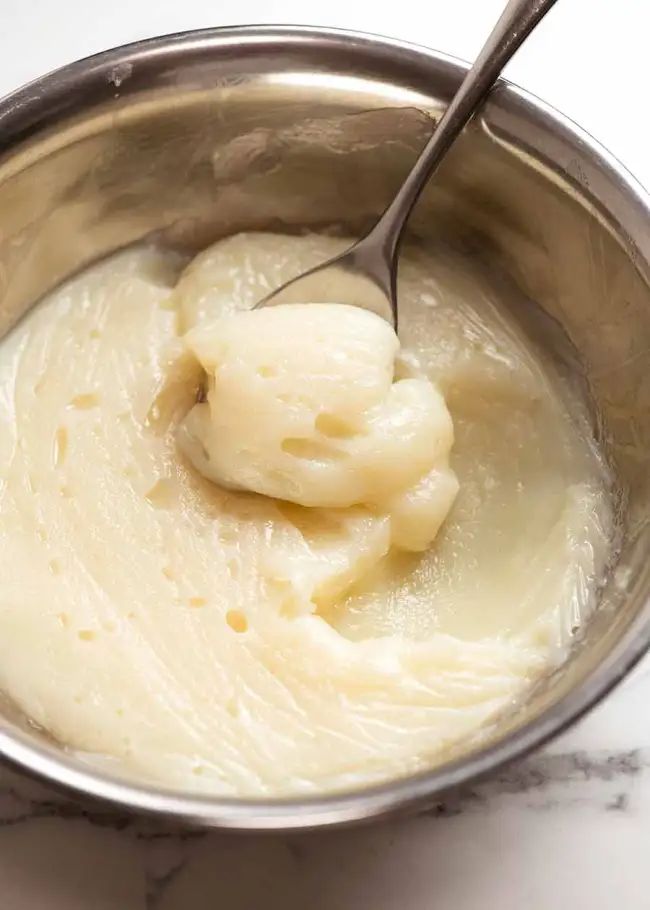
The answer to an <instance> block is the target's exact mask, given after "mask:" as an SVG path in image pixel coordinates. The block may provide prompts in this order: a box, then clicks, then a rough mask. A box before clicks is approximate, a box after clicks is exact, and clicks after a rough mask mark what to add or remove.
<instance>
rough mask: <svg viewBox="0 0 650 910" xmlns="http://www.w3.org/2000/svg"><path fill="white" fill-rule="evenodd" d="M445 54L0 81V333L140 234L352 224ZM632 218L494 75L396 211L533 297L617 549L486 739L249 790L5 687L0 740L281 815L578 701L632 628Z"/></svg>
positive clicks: (636, 218) (389, 798) (234, 53)
mask: <svg viewBox="0 0 650 910" xmlns="http://www.w3.org/2000/svg"><path fill="white" fill-rule="evenodd" d="M464 72H465V65H464V64H462V63H460V62H458V61H456V60H452V59H450V58H448V57H445V56H443V55H441V54H438V53H435V52H433V51H427V50H423V49H420V48H416V47H412V46H409V45H406V44H402V43H398V42H394V41H388V40H385V39H379V38H374V37H371V36H366V35H360V34H351V33H345V32H337V31H325V30H320V29H307V28H277V27H264V28H232V29H224V30H215V31H202V32H194V33H188V34H183V35H173V36H170V37H166V38H158V39H155V40H152V41H145V42H142V43H139V44H134V45H130V46H128V47H124V48H120V49H117V50H113V51H108V52H107V53H104V54H100V55H99V56H96V57H91V58H89V59H87V60H83V61H81V62H79V63H75V64H73V65H71V66H68V67H65V68H64V69H62V70H59V71H57V72H55V73H52V74H50V75H49V76H45V77H44V78H43V79H40V80H38V81H36V82H34V83H32V84H31V85H28V86H27V87H26V88H23V89H21V90H20V91H18V92H16V93H14V94H13V95H11V96H9V97H8V98H6V99H4V101H2V102H0V334H3V333H5V332H6V331H8V330H9V329H10V327H11V326H12V325H13V324H14V323H15V322H16V320H17V319H18V318H20V316H21V315H22V314H23V313H24V312H25V311H26V310H27V309H28V308H29V307H31V306H32V305H33V304H34V302H35V301H36V300H38V298H39V297H41V296H42V294H43V293H44V292H45V291H47V290H48V289H50V288H52V287H53V286H54V285H56V284H57V283H58V282H59V281H60V280H61V279H63V278H64V277H66V276H68V275H70V274H71V273H73V272H74V271H76V270H78V269H80V268H82V267H83V266H85V265H86V264H88V263H89V262H91V261H92V260H94V259H96V258H98V257H100V256H104V255H105V254H108V253H110V252H111V251H112V250H114V249H116V248H118V247H121V246H123V245H125V244H127V243H131V242H134V241H137V240H139V239H140V238H143V237H145V236H148V235H150V234H152V233H154V234H155V235H156V236H157V238H158V239H159V241H160V242H162V243H167V244H169V245H172V246H176V247H183V248H185V249H194V248H198V247H200V246H202V245H205V244H206V243H208V242H209V241H211V240H213V239H215V238H216V237H218V236H220V235H224V234H227V233H231V232H233V231H236V230H239V229H241V228H244V227H246V228H251V227H253V228H255V227H257V228H269V227H271V228H278V227H283V228H284V229H299V228H301V227H304V226H309V227H323V226H330V225H332V224H337V225H341V224H342V225H345V226H346V228H347V229H348V230H350V231H359V230H361V229H362V228H363V227H364V226H365V225H367V224H368V223H369V222H370V221H371V220H372V218H373V217H374V216H376V215H377V214H378V212H379V211H380V210H381V209H382V208H383V206H384V204H385V202H386V201H387V200H388V198H389V197H390V195H391V193H392V191H393V189H394V188H395V187H396V186H397V184H398V182H399V180H400V178H401V177H402V176H403V175H404V173H405V172H406V169H407V168H408V167H409V165H410V163H411V162H412V160H413V157H414V155H415V152H416V150H417V149H418V148H419V147H420V146H421V144H422V142H423V141H424V139H425V137H426V135H427V134H428V132H429V131H430V129H431V119H430V118H431V115H433V117H434V118H435V117H436V116H437V115H438V114H439V112H440V110H441V109H442V107H443V106H444V105H445V104H446V103H447V102H448V100H449V98H450V97H451V95H452V94H453V92H454V90H455V89H456V87H457V85H458V83H459V81H460V79H461V77H462V75H463V73H464ZM315 213H317V214H315ZM649 225H650V207H649V201H648V197H647V196H646V194H645V193H644V191H643V190H642V188H641V187H640V186H639V185H638V184H637V183H635V181H634V180H633V179H632V178H631V177H630V175H629V174H628V173H627V172H626V171H625V170H624V169H623V168H622V167H621V165H620V164H619V163H618V162H617V161H615V160H614V159H613V158H612V157H611V156H610V155H608V154H607V152H605V151H604V150H603V149H602V148H600V147H599V146H598V144H597V143H596V142H594V141H593V139H591V138H590V137H589V136H587V135H586V134H585V133H584V132H582V131H581V130H580V129H578V128H577V127H576V126H575V125H574V124H572V123H570V122H569V121H567V120H566V118H564V117H562V116H561V115H560V114H558V113H556V112H555V111H553V110H551V109H549V108H548V107H547V106H546V105H544V104H542V103H541V102H539V101H538V100H536V99H535V98H532V97H531V96H530V95H527V94H526V93H525V92H522V91H520V90H519V89H517V88H515V87H514V86H511V85H508V84H506V83H501V84H499V85H498V87H497V88H496V89H495V91H494V92H493V94H492V97H491V100H490V102H489V104H488V105H487V106H486V108H485V109H484V111H483V114H482V115H481V116H480V117H479V118H477V119H476V120H475V121H474V122H473V124H472V125H471V126H470V128H469V129H468V130H467V131H466V133H465V134H464V136H463V137H462V139H461V140H460V141H459V143H458V145H457V146H456V147H455V148H454V149H453V151H452V152H451V154H450V155H449V158H448V160H447V162H446V163H445V165H444V166H443V168H442V170H441V172H440V173H439V175H438V177H437V178H436V180H435V181H434V182H433V183H432V185H431V186H430V187H429V188H428V190H427V192H426V194H425V197H424V198H423V200H422V202H421V203H420V204H419V206H418V209H417V211H416V213H415V215H414V218H413V221H412V230H413V232H414V233H415V234H419V235H420V236H421V237H423V238H425V239H427V240H428V241H429V242H441V243H442V242H444V243H446V244H449V245H451V246H453V247H454V248H456V249H457V250H459V251H460V252H461V253H462V256H463V260H464V267H466V268H467V269H482V270H485V269H486V268H487V269H489V271H490V275H491V276H492V279H494V280H498V282H499V287H500V293H501V295H502V296H503V297H504V298H506V299H507V301H508V303H509V305H511V306H512V307H513V313H516V314H518V315H517V318H520V316H521V314H523V313H524V312H526V313H529V314H531V315H533V314H537V316H534V319H533V323H531V324H532V325H535V326H537V328H535V329H534V331H537V332H538V333H539V336H540V340H541V341H542V342H543V343H545V344H547V345H552V346H553V348H554V350H555V353H556V356H557V357H558V358H560V359H562V360H563V362H564V363H566V364H567V365H569V366H570V369H571V375H572V376H573V377H574V381H579V382H585V383H586V384H587V386H588V388H589V390H590V394H591V396H592V398H593V400H594V402H595V405H596V409H595V413H597V415H598V417H597V418H596V419H597V427H598V432H599V434H600V437H601V440H602V444H603V445H604V447H605V448H606V451H607V452H608V455H609V457H610V458H611V461H612V464H613V465H614V467H615V470H616V473H617V476H618V478H619V480H620V483H621V490H622V494H621V503H620V511H621V520H622V523H623V525H624V532H623V540H622V545H621V551H620V557H619V559H618V565H617V566H616V568H615V570H614V571H612V573H611V576H610V578H609V580H608V582H607V584H606V585H605V587H604V589H603V591H602V595H601V598H600V605H599V608H598V610H597V611H596V613H595V614H594V616H593V618H592V620H591V621H590V622H589V623H588V624H587V628H586V631H585V634H584V635H583V637H582V640H581V641H580V642H579V643H577V645H576V647H575V649H574V652H573V654H572V656H571V657H570V659H569V660H568V661H567V663H566V664H565V665H564V666H563V667H562V668H561V669H560V670H559V671H557V672H556V673H554V674H553V675H552V677H550V678H548V679H546V680H545V681H544V682H543V683H542V684H540V685H539V686H538V687H537V688H536V690H535V691H534V692H532V693H531V695H530V698H529V699H528V700H527V703H526V705H525V707H524V708H522V709H520V710H519V711H518V712H517V713H516V715H514V716H510V717H505V718H503V720H502V721H501V722H500V723H499V724H497V725H496V727H495V729H494V731H493V733H492V734H491V736H490V739H489V741H488V742H486V743H484V744H483V745H482V746H481V747H480V748H478V749H475V750H474V751H472V752H470V753H469V754H466V755H460V756H459V757H458V758H456V759H454V760H453V761H451V762H448V763H446V764H444V765H442V766H438V767H434V768H432V770H430V771H428V772H426V773H423V774H420V775H418V776H414V777H409V778H404V779H401V780H397V781H394V782H390V783H387V784H385V785H383V786H378V787H373V788H371V789H362V790H355V791H354V792H348V793H342V794H337V795H333V796H327V797H322V798H313V799H312V798H310V799H303V798H292V799H282V800H272V801H262V800H248V799H241V800H237V799H223V798H216V797H215V798H210V797H204V796H190V795H186V794H183V793H180V792H171V791H168V790H163V789H160V788H155V787H151V786H141V785H139V784H134V783H131V782H129V781H126V780H125V779H122V778H119V777H115V776H111V775H109V774H107V773H104V772H103V771H101V770H96V769H93V768H92V767H90V766H88V765H86V764H82V763H81V762H80V761H78V760H76V759H75V758H74V757H73V756H71V755H70V754H67V753H66V752H65V751H64V750H63V749H62V748H60V747H59V746H57V745H56V744H54V743H52V742H50V741H48V740H47V739H46V738H45V737H43V736H42V735H41V734H39V732H38V731H36V730H33V729H30V727H29V725H26V724H25V723H24V722H23V721H22V720H21V718H19V717H18V716H17V715H16V712H15V711H13V710H12V709H11V706H9V705H7V706H6V712H5V713H4V719H3V720H2V722H1V726H0V754H2V755H3V756H4V758H5V759H6V760H8V761H10V762H12V763H14V764H16V765H18V766H20V767H21V768H23V769H24V770H27V771H29V772H31V773H33V774H36V775H38V776H40V777H43V778H47V779H48V780H49V781H51V782H54V783H57V784H61V785H64V786H66V787H68V788H72V789H73V790H75V791H77V792H79V793H83V794H85V795H87V796H92V797H99V798H103V799H108V800H111V801H113V802H114V803H117V804H120V805H121V806H123V807H127V808H129V809H133V810H145V811H149V812H153V813H157V814H159V815H164V816H169V817H174V818H175V819H177V820H178V819H182V820H185V821H190V822H193V823H200V824H206V825H213V826H223V827H231V828H242V829H244V828H246V829H263V828H266V829H279V828H285V829H288V828H299V827H317V826H321V825H331V824H337V823H344V822H351V821H355V820H360V819H366V818H370V817H372V816H380V815H384V814H387V813H389V812H394V811H397V810H401V809H405V808H407V807H411V806H414V805H416V804H423V803H427V802H429V801H432V799H433V798H435V797H438V796H439V795H440V793H441V792H442V791H444V790H446V789H448V788H450V787H452V786H456V785H458V784H461V783H463V782H464V781H467V780H469V779H470V778H475V777H476V776H477V775H482V774H485V773H487V772H490V771H491V770H493V769H495V768H496V767H497V766H499V765H501V764H503V763H504V762H508V761H510V760H512V759H513V758H515V757H517V756H520V755H522V754H523V753H524V752H526V751H527V750H529V749H532V748H533V747H535V746H538V745H539V744H540V743H543V742H544V741H545V740H547V739H548V738H549V737H550V736H553V735H554V734H556V733H557V732H558V731H559V730H562V729H563V728H564V727H566V726H567V725H568V724H570V723H571V722H572V721H574V720H575V719H576V718H577V717H579V716H580V715H581V714H582V713H583V712H584V711H586V710H587V709H588V708H589V707H590V706H591V705H593V704H594V703H595V702H596V701H597V700H598V699H599V698H601V697H602V696H603V695H604V694H605V693H606V692H607V691H608V690H609V689H611V688H612V686H614V685H615V684H616V683H617V682H618V681H619V680H620V679H621V678H622V677H623V676H624V674H625V673H626V672H627V671H628V670H629V669H630V667H631V666H632V665H633V664H634V663H635V661H637V660H638V659H639V657H640V656H641V654H642V653H643V652H644V651H645V649H646V648H647V647H648V644H649V642H650V604H649V602H648V593H649V591H650V560H649V559H648V554H649V552H650V546H649V538H650V522H649V521H648V517H649V514H650V231H649V230H648V226H649ZM486 274H487V273H486ZM540 313H545V314H546V317H544V318H538V317H539V314H540ZM576 352H577V353H576ZM25 659H26V660H28V659H29V655H25Z"/></svg>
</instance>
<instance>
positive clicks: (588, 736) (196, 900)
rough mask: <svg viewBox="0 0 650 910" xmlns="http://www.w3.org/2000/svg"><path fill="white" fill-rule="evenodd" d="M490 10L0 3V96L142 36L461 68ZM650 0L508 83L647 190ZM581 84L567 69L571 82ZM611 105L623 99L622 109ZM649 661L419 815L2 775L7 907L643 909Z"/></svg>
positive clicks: (649, 770) (534, 50)
mask: <svg viewBox="0 0 650 910" xmlns="http://www.w3.org/2000/svg"><path fill="white" fill-rule="evenodd" d="M501 5H502V4H501V0H454V2H453V3H448V2H441V0H429V2H428V3H426V4H422V3H421V2H420V0H400V2H399V4H397V3H394V4H387V3H386V4H383V6H382V5H381V4H377V3H374V2H372V3H371V2H361V0H357V2H355V3H350V2H349V0H328V2H325V0H319V2H313V0H312V2H310V3H309V4H305V3H304V2H303V0H281V2H273V0H238V2H237V3H234V4H232V5H229V4H228V5H227V4H225V3H223V2H221V3H219V2H218V0H211V2H208V0H182V2H178V0H157V2H156V3H155V4H154V3H151V2H150V0H111V2H110V3H99V2H94V3H93V2H90V3H89V2H88V0H56V2H53V0H21V2H19V0H0V7H1V19H2V27H1V28H0V94H2V93H4V92H5V91H9V90H10V89H12V88H14V87H17V86H18V85H19V84H21V83H22V82H24V81H26V80H27V79H29V78H32V77H34V76H36V75H38V74H40V73H42V72H44V71H46V70H48V69H51V68H53V67H55V66H58V65H61V64H63V63H66V62H68V61H70V60H73V59H75V58H77V57H80V56H83V55H85V54H87V53H91V52H93V51H96V50H101V49H103V48H105V47H109V46H112V45H115V44H119V43H123V42H125V41H130V40H134V39H136V38H141V37H145V36H147V35H152V34H163V33H165V32H171V31H176V30H179V29H185V28H195V27H200V26H205V25H217V24H234V23H237V22H302V23H309V24H321V25H336V26H341V27H348V28H361V29H365V30H367V31H374V32H379V33H384V34H390V35H394V36H397V37H401V38H405V39H408V40H413V41H417V42H420V43H423V44H429V45H430V46H432V47H438V48H441V49H443V50H446V51H448V52H450V53H455V54H457V55H459V56H462V57H466V58H469V57H472V56H473V54H474V53H475V52H476V50H477V49H478V47H479V45H480V42H481V38H482V36H484V35H485V34H486V33H487V30H488V28H489V26H490V24H491V23H492V22H493V21H494V20H495V18H496V15H497V12H498V10H499V9H500V7H501ZM649 26H650V4H649V3H648V2H647V0H619V2H617V3H602V2H601V3H594V2H593V0H571V2H569V0H562V2H560V3H558V5H557V7H556V8H555V9H554V10H553V12H552V13H551V14H550V15H549V17H548V19H547V20H546V21H545V22H544V23H543V24H542V25H541V26H540V28H539V30H538V32H537V33H536V34H535V35H534V36H533V38H532V39H531V41H530V43H529V45H528V46H527V47H526V48H525V49H524V50H523V51H522V52H521V54H520V55H519V56H518V57H517V59H516V60H515V61H513V63H512V64H511V66H510V68H509V70H508V75H509V76H510V77H511V78H512V79H513V80H514V81H516V82H518V83H519V84H521V85H523V86H525V87H526V88H529V89H530V90H532V91H534V92H535V93H537V94H538V95H540V96H542V97H543V98H545V99H546V100H548V101H550V102H551V103H553V104H555V105H556V106H557V107H559V108H560V109H562V110H563V111H564V112H565V113H568V114H569V115H570V116H572V117H573V118H574V119H575V120H577V121H578V122H580V123H581V124H582V125H583V126H585V127H586V128H587V129H589V130H590V131H591V132H592V133H593V134H594V135H596V136H597V137H598V138H599V139H600V140H601V141H603V142H604V144H605V145H607V146H608V147H609V148H610V149H611V151H613V152H614V153H615V154H616V155H617V156H618V157H619V158H620V159H621V160H623V161H624V162H625V163H626V164H627V165H628V167H630V169H631V170H632V171H633V172H634V173H635V174H636V176H637V177H638V178H639V179H640V180H641V181H642V182H643V183H645V185H646V186H648V185H650V156H649V155H648V151H649V148H648V146H649V140H648V135H647V127H646V125H645V122H644V119H643V118H641V117H638V116H637V117H635V116H634V115H633V114H632V113H631V112H632V111H633V110H634V108H635V106H637V107H639V108H640V109H641V106H642V105H644V106H645V103H646V98H645V95H646V89H647V72H648V71H647V49H646V41H647V34H648V28H649ZM576 74H579V75H578V76H577V75H576ZM623 98H625V99H626V100H625V102H622V100H621V99H623ZM649 705H650V658H646V660H645V662H644V663H642V664H641V665H640V666H639V667H638V668H637V670H636V671H635V673H633V674H632V676H631V677H630V678H629V679H628V680H627V681H626V682H625V683H624V684H623V685H622V686H621V687H619V689H618V690H617V691H616V692H614V693H613V694H612V695H611V696H610V697H609V698H608V699H607V700H606V701H605V702H604V703H603V704H602V705H601V706H600V707H598V708H597V709H596V710H594V711H593V712H592V713H591V714H590V715H589V716H588V717H587V718H586V719H585V720H583V721H582V722H581V723H580V724H579V725H578V726H576V727H574V728H573V729H572V730H571V731H569V732H568V733H566V734H565V735H564V736H562V737H560V738H559V739H557V740H556V741H555V742H553V743H552V744H551V745H550V746H548V747H547V748H546V749H544V750H543V751H542V752H540V753H538V754H536V755H534V756H532V757H531V758H529V759H527V760H526V761H524V762H523V763H520V764H518V765H515V766H513V767H512V768H510V769H509V770H507V771H506V772H503V773H502V774H500V775H499V776H498V777H497V778H495V779H493V780H491V781H489V782H486V783H482V784H480V785H478V786H475V787H472V788H469V789H467V790H465V791H463V793H461V794H459V795H457V796H455V797H453V798H450V799H448V800H447V801H445V802H444V803H442V804H440V805H438V806H437V807H435V808H434V809H432V810H431V811H429V812H427V813H424V814H421V815H419V816H416V817H413V818H410V819H405V820H401V821H395V822H391V823H383V824H377V825H374V826H372V827H368V828H359V829H354V830H344V831H332V832H328V833H324V834H308V835H292V836H287V837H278V836H271V835H265V836H260V837H257V836H243V835H239V836H236V835H223V834H216V833H203V832H188V831H178V830H177V831H174V830H172V829H170V828H166V827H163V826H161V825H160V824H158V823H153V822H150V821H146V820H138V819H132V818H131V819H130V818H127V817H124V816H121V815H119V814H116V813H115V812H113V811H111V810H110V809H108V808H106V809H101V808H100V809H98V808H97V806H93V808H92V809H90V808H89V807H87V806H84V805H83V804H81V803H79V802H75V801H71V800H68V799H65V798H63V797H61V796H60V795H58V794H55V793H54V792H52V791H50V790H49V789H48V788H46V787H41V786H38V785H36V784H34V783H32V782H30V781H28V780H27V779H26V778H24V777H22V776H20V775H17V774H14V773H10V772H7V771H0V908H2V910H203V908H205V910H208V908H209V910H257V908H261V907H263V906H264V907H268V908H269V910H275V908H282V910H294V908H295V910H308V908H309V910H353V908H354V910H366V908H367V910H371V908H372V910H429V908H435V910H479V908H481V910H492V908H494V910H524V908H525V910H551V908H555V907H571V908H572V910H612V908H616V910H618V908H619V907H620V908H622V910H623V908H624V910H647V908H649V907H650V709H649V707H648V706H649Z"/></svg>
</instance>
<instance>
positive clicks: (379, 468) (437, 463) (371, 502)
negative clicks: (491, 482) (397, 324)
mask: <svg viewBox="0 0 650 910" xmlns="http://www.w3.org/2000/svg"><path fill="white" fill-rule="evenodd" d="M338 290H339V294H340V296H341V298H342V299H345V297H344V294H345V290H346V289H345V287H341V288H340V289H338ZM184 341H185V343H186V344H187V345H188V347H189V348H190V350H191V351H192V352H193V353H194V354H195V356H196V357H197V359H198V360H199V362H200V363H201V365H202V367H203V368H204V369H205V371H206V380H205V385H206V389H205V398H206V400H205V401H202V402H200V403H197V404H195V405H194V407H193V408H192V409H191V410H190V412H189V414H188V415H187V417H185V418H184V420H183V421H182V423H181V425H180V428H179V432H178V434H177V439H178V441H179V444H180V447H181V449H182V450H183V451H184V452H185V454H186V455H187V456H188V458H189V459H190V461H191V462H192V463H193V464H194V466H195V467H196V468H197V470H199V471H200V472H201V474H203V476H204V477H207V478H209V479H210V480H213V481H215V483H218V484H220V485H221V486H225V487H228V488H229V489H235V490H247V491H249V492H254V493H261V494H263V495H265V496H272V497H273V498H275V499H281V500H284V501H287V502H293V503H296V504H297V505H302V506H309V507H318V508H349V507H350V506H358V505H363V506H367V507H368V508H369V509H370V510H371V511H373V512H374V513H375V514H378V515H387V516H388V518H389V520H390V527H391V541H392V543H393V544H394V545H396V546H400V547H402V548H405V549H410V550H425V549H426V548H427V547H429V546H430V545H431V544H432V543H433V540H434V538H435V536H436V533H437V531H438V529H439V528H440V525H441V524H442V522H443V521H444V519H445V518H446V516H447V513H448V511H449V509H450V508H451V505H452V503H453V500H454V497H455V496H456V493H457V491H458V482H457V480H456V477H455V475H454V473H453V471H451V470H450V468H449V452H450V449H451V445H452V441H453V427H452V423H451V418H450V416H449V411H448V410H447V407H446V405H445V402H444V399H443V397H442V395H441V394H440V392H439V391H438V390H437V389H436V387H435V386H434V385H433V383H432V382H431V381H430V380H429V379H427V378H426V377H424V376H409V377H406V378H398V377H396V376H395V358H396V356H397V354H398V351H399V341H398V339H397V335H396V334H395V332H394V330H393V328H392V327H391V326H390V325H389V324H388V323H387V322H385V321H384V320H383V319H381V318H380V317H379V316H376V315H375V314H374V313H370V312H367V311H366V310H362V309H359V308H358V307H354V306H347V305H343V304H336V303H329V304H289V305H286V306H275V307H269V308H267V309H257V310H252V311H245V312H240V313H234V314H229V315H227V316H223V317H221V318H220V319H216V320H214V321H212V322H208V323H207V324H203V325H199V326H197V327H196V328H194V329H193V330H192V331H190V332H188V333H187V335H186V336H185V339H184Z"/></svg>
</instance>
